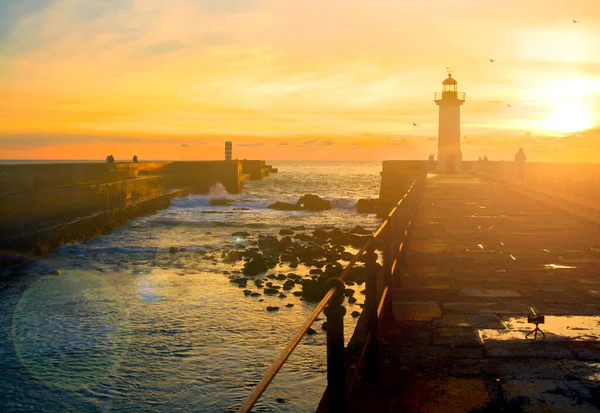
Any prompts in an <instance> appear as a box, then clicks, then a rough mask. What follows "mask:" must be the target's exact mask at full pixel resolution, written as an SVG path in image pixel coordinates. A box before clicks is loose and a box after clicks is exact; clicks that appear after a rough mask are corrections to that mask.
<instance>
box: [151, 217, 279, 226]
mask: <svg viewBox="0 0 600 413" xmlns="http://www.w3.org/2000/svg"><path fill="white" fill-rule="evenodd" d="M148 224H149V225H150V226H164V227H188V228H213V227H247V228H268V227H269V226H270V225H267V224H262V223H252V222H232V221H184V220H170V219H155V220H152V221H149V222H148Z"/></svg>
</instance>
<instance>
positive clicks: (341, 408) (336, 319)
mask: <svg viewBox="0 0 600 413" xmlns="http://www.w3.org/2000/svg"><path fill="white" fill-rule="evenodd" d="M327 287H328V288H329V289H331V288H335V294H334V295H333V297H331V300H329V304H328V305H327V307H325V310H324V313H325V315H326V316H327V411H328V412H329V413H334V412H335V413H344V412H346V368H345V356H344V315H345V314H346V308H344V307H343V306H342V303H343V302H344V289H345V288H346V286H345V285H344V282H343V281H342V280H341V279H339V278H337V277H336V278H330V279H329V280H328V281H327Z"/></svg>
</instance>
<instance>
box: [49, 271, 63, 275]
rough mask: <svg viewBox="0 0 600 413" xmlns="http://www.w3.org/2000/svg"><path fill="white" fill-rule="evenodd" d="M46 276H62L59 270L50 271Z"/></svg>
mask: <svg viewBox="0 0 600 413" xmlns="http://www.w3.org/2000/svg"><path fill="white" fill-rule="evenodd" d="M48 275H62V271H61V270H52V271H50V272H49V273H48Z"/></svg>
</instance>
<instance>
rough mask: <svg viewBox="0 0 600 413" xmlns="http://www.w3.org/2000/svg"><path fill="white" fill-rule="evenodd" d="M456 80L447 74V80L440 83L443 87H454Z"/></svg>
mask: <svg viewBox="0 0 600 413" xmlns="http://www.w3.org/2000/svg"><path fill="white" fill-rule="evenodd" d="M456 83H457V82H456V80H454V79H453V78H452V74H451V73H448V79H446V80H444V81H443V82H442V84H443V85H456Z"/></svg>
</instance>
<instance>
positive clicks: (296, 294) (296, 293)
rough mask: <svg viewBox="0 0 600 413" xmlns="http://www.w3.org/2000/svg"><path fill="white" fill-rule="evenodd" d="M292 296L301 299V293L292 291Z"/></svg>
mask: <svg viewBox="0 0 600 413" xmlns="http://www.w3.org/2000/svg"><path fill="white" fill-rule="evenodd" d="M292 294H294V296H296V297H302V291H294V292H293V293H292Z"/></svg>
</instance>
